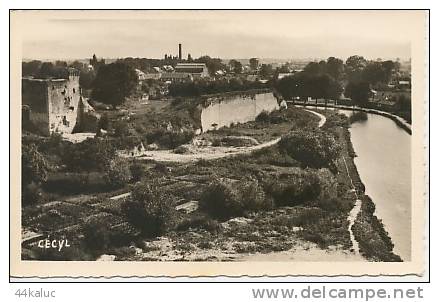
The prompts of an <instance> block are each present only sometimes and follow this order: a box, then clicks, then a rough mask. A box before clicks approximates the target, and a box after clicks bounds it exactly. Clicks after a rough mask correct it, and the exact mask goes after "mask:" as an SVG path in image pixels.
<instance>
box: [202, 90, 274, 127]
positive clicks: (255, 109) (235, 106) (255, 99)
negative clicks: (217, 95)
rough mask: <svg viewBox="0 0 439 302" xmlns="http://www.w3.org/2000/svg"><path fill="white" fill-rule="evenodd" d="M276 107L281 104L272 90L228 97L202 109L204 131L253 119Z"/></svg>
mask: <svg viewBox="0 0 439 302" xmlns="http://www.w3.org/2000/svg"><path fill="white" fill-rule="evenodd" d="M276 109H279V105H278V103H277V100H276V98H275V97H274V96H273V93H271V92H269V93H259V94H256V95H252V96H242V95H237V96H233V97H227V98H225V99H223V100H218V101H214V102H212V104H210V105H209V106H207V107H205V108H203V109H202V111H201V127H202V131H203V132H206V131H209V130H214V129H219V128H221V127H224V126H230V125H231V124H232V123H246V122H249V121H253V120H255V118H256V117H257V116H258V115H259V114H260V113H261V112H262V111H267V112H271V111H273V110H276Z"/></svg>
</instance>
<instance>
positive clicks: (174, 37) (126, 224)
mask: <svg viewBox="0 0 439 302" xmlns="http://www.w3.org/2000/svg"><path fill="white" fill-rule="evenodd" d="M427 19H428V12H426V11H422V10H419V11H398V10H385V11H374V10H365V11H361V10H359V11H349V10H322V11H319V10H298V11H295V10H269V11H268V10H256V11H252V10H227V11H224V10H133V11H129V10H128V11H117V10H116V11H103V10H102V11H100V10H93V11H75V10H72V11H50V10H49V11H38V10H24V11H20V10H18V11H11V30H12V33H11V40H13V42H14V41H15V40H14V34H13V30H14V29H15V30H17V32H19V33H20V34H19V36H20V38H19V39H18V38H17V41H15V42H14V43H15V44H16V45H17V48H16V50H17V52H11V55H14V56H17V58H16V60H17V63H16V64H15V65H14V66H18V72H17V73H16V76H15V77H14V78H11V82H14V83H15V84H16V85H17V87H18V93H19V94H18V95H17V97H16V98H14V97H11V107H14V108H17V111H18V112H19V115H18V119H19V120H18V121H17V123H19V124H20V125H21V126H20V128H18V129H19V131H20V132H19V134H18V135H19V136H17V141H18V145H19V148H20V149H19V151H17V152H19V153H18V154H19V155H18V157H17V158H19V161H18V163H17V167H20V168H19V170H17V171H16V173H17V175H21V176H18V177H19V178H18V179H19V180H17V183H16V184H15V186H16V187H17V188H19V192H18V193H17V195H13V196H17V198H19V199H18V200H11V203H15V204H16V206H18V214H17V215H16V216H14V217H17V220H16V221H11V223H18V224H19V225H18V230H19V231H18V232H17V233H18V234H17V236H19V238H20V240H19V243H18V244H19V247H17V249H16V251H17V254H18V257H19V258H20V259H19V260H20V261H21V262H23V263H29V264H30V265H32V263H41V265H42V266H44V267H45V268H48V267H50V265H52V263H53V265H56V263H66V262H69V263H70V264H71V263H78V265H80V262H83V261H87V263H90V261H93V262H96V263H101V262H106V263H107V264H108V265H111V263H115V262H118V263H120V262H139V263H140V262H141V263H142V264H145V265H146V264H152V265H153V264H154V263H164V262H168V263H178V262H184V263H189V264H192V263H193V264H194V265H197V263H200V264H205V263H225V264H228V265H231V266H228V267H233V265H234V264H235V263H236V264H237V265H245V264H246V265H248V266H249V267H252V266H253V265H255V267H262V266H257V265H258V263H267V262H270V263H275V264H273V265H278V266H279V265H280V266H283V267H284V268H285V269H289V270H291V272H294V266H295V263H297V264H299V263H301V264H302V265H303V264H304V263H305V264H304V265H305V267H306V266H307V265H310V266H311V265H314V269H313V270H312V272H313V273H315V272H320V271H319V268H318V267H319V265H317V263H322V270H321V274H327V272H328V270H327V269H323V266H325V265H326V266H325V267H326V268H328V267H329V268H331V269H333V270H337V269H338V267H339V268H340V269H342V267H349V266H352V267H353V266H355V265H357V264H360V265H362V266H361V267H363V268H368V266H367V265H368V263H372V262H373V263H377V262H379V263H388V262H392V263H394V262H396V263H401V265H403V264H404V263H408V264H419V263H423V260H422V259H423V256H424V243H423V240H424V236H425V234H424V228H423V227H424V219H425V217H424V216H423V215H424V214H425V211H426V210H425V209H426V200H425V183H426V181H425V179H424V178H423V176H424V174H423V173H426V172H425V161H426V159H425V154H424V153H423V152H424V151H423V147H422V145H420V144H419V141H420V142H422V140H423V139H424V136H425V129H424V128H423V127H424V125H423V115H425V111H424V110H425V108H426V107H427V106H428V105H427V103H428V100H427V101H426V99H425V98H426V96H425V81H426V80H425V78H421V77H422V76H425V69H423V68H425V64H424V61H425V60H426V57H425V55H426V54H425V47H426V44H422V43H414V42H416V40H414V39H412V37H420V39H421V41H424V42H423V43H426V42H425V40H426V39H427V36H426V31H425V25H422V23H423V22H426V20H427ZM15 21H16V22H15ZM417 24H421V26H418V25H417ZM419 28H421V30H419ZM11 60H13V59H11ZM415 64H417V65H415ZM415 66H421V69H419V68H418V67H415ZM12 67H13V66H12V65H11V68H12ZM415 72H417V76H416V75H415ZM412 88H413V91H412ZM415 89H417V91H418V94H414V90H415ZM415 116H417V117H415ZM419 116H420V117H419ZM416 123H418V124H417V125H416ZM412 128H413V129H412ZM11 131H12V130H11ZM11 173H12V172H11ZM419 173H420V174H419ZM416 175H418V176H419V175H421V176H422V177H415V176H416ZM422 190H424V191H422ZM44 263H47V264H44ZM207 265H208V264H207ZM339 265H340V266H339ZM343 265H344V266H343ZM206 267H207V268H206V269H205V270H204V271H203V274H204V273H205V274H207V275H209V274H210V273H209V269H208V266H206ZM267 267H268V266H267ZM395 267H396V266H395ZM369 268H371V269H376V268H377V266H369ZM400 268H403V266H401V267H400ZM408 269H409V270H410V269H413V266H412V267H410V268H408ZM367 272H368V271H366V270H365V271H364V273H367ZM259 273H260V274H265V273H267V272H266V271H264V270H260V271H259ZM356 273H358V274H361V273H363V271H362V270H361V269H360V270H357V271H356ZM380 273H386V271H385V269H381V270H380ZM33 274H34V275H35V273H33ZM145 274H147V272H145ZM183 274H185V273H183ZM188 274H190V273H188ZM212 274H217V271H213V272H212ZM235 274H236V272H235ZM243 274H244V272H243ZM65 275H69V272H65Z"/></svg>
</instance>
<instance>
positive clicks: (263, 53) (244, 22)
mask: <svg viewBox="0 0 439 302" xmlns="http://www.w3.org/2000/svg"><path fill="white" fill-rule="evenodd" d="M20 13H21V14H26V13H28V12H26V11H24V12H20ZM409 13H410V12H406V11H362V12H358V11H357V12H355V14H353V13H352V12H349V11H110V12H106V11H86V12H81V11H59V12H58V11H57V12H55V13H53V12H52V13H51V14H50V12H47V11H43V12H41V13H39V14H35V12H31V14H29V18H25V20H26V21H25V22H23V23H21V24H20V26H21V27H22V37H21V38H22V57H23V58H24V59H40V60H57V59H58V60H74V59H85V58H89V57H91V56H92V55H93V54H94V53H95V54H96V55H97V56H98V57H103V58H123V57H144V58H163V56H164V55H165V54H171V55H177V54H178V44H179V43H181V44H182V45H183V58H186V57H187V55H188V53H190V54H191V56H192V57H193V58H197V57H200V56H202V55H209V56H211V57H219V58H222V59H232V58H235V59H248V58H251V57H258V58H272V59H285V60H291V59H305V58H306V59H324V58H328V57H330V56H334V57H339V58H342V59H344V60H345V59H346V58H347V57H349V56H351V55H362V56H364V57H366V58H367V59H376V58H382V59H390V58H392V59H395V58H401V60H407V59H409V58H410V43H411V41H410V40H408V38H407V37H408V36H410V35H408V34H407V32H409V31H410V24H409V22H405V21H406V20H408V14H409ZM412 13H413V12H412Z"/></svg>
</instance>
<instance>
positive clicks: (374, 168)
mask: <svg viewBox="0 0 439 302" xmlns="http://www.w3.org/2000/svg"><path fill="white" fill-rule="evenodd" d="M340 112H342V113H345V114H351V112H349V111H344V110H340ZM367 116H368V120H367V121H363V122H358V123H354V124H353V125H352V127H351V128H350V132H351V140H352V144H353V147H354V150H355V153H356V154H357V157H356V158H355V160H354V161H355V164H356V166H357V169H358V172H359V174H360V177H361V180H362V181H363V183H364V185H365V186H366V194H368V195H369V196H370V197H371V198H372V200H373V202H374V203H375V205H376V215H377V217H378V218H380V219H382V222H383V224H384V226H385V229H386V230H387V232H388V233H389V235H390V237H391V238H392V241H393V243H394V244H395V247H394V252H395V254H397V255H399V256H401V258H402V259H403V260H404V261H410V258H411V136H410V135H409V134H408V133H407V132H405V131H404V130H403V129H401V128H399V127H398V126H397V125H396V124H395V122H393V121H392V120H390V119H389V118H386V117H383V116H380V115H376V114H367Z"/></svg>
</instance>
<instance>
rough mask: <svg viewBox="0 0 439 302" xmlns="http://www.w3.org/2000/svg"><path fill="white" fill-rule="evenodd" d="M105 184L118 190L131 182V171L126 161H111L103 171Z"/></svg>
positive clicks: (117, 159)
mask: <svg viewBox="0 0 439 302" xmlns="http://www.w3.org/2000/svg"><path fill="white" fill-rule="evenodd" d="M105 174H106V180H107V183H108V184H109V185H110V186H111V187H113V188H120V187H123V186H124V185H126V184H127V183H128V182H129V181H130V180H131V170H130V167H129V165H128V163H127V162H126V160H124V159H121V158H115V159H113V160H112V161H111V162H110V163H109V164H108V166H107V169H106V171H105Z"/></svg>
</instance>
